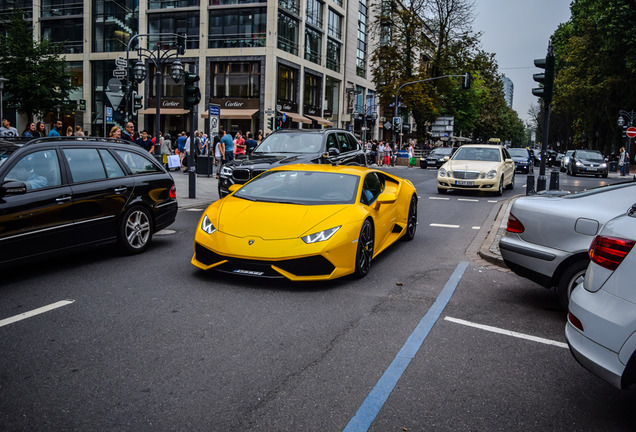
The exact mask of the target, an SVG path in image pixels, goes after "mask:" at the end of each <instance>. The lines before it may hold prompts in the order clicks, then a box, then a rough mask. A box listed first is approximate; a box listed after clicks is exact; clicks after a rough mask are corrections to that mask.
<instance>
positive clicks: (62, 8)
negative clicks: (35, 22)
mask: <svg viewBox="0 0 636 432" xmlns="http://www.w3.org/2000/svg"><path fill="white" fill-rule="evenodd" d="M83 13H84V2H83V1H81V0H42V18H46V17H61V16H64V17H68V16H69V15H78V16H82V14H83Z"/></svg>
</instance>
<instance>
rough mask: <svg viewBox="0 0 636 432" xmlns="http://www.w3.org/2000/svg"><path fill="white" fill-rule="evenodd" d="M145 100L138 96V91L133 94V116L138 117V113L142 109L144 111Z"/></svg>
mask: <svg viewBox="0 0 636 432" xmlns="http://www.w3.org/2000/svg"><path fill="white" fill-rule="evenodd" d="M143 99H144V97H143V96H142V95H140V94H137V92H136V91H134V92H133V109H132V114H133V115H136V114H137V111H139V110H140V109H142V108H143V107H144V104H143V102H142V101H143Z"/></svg>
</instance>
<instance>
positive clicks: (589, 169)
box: [587, 167, 598, 171]
mask: <svg viewBox="0 0 636 432" xmlns="http://www.w3.org/2000/svg"><path fill="white" fill-rule="evenodd" d="M587 170H588V171H597V170H598V168H591V167H590V168H588V169H587Z"/></svg>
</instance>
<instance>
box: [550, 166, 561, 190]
mask: <svg viewBox="0 0 636 432" xmlns="http://www.w3.org/2000/svg"><path fill="white" fill-rule="evenodd" d="M550 190H559V171H557V170H552V172H551V173H550Z"/></svg>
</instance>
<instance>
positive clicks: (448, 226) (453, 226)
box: [429, 223, 459, 228]
mask: <svg viewBox="0 0 636 432" xmlns="http://www.w3.org/2000/svg"><path fill="white" fill-rule="evenodd" d="M429 226H432V227H438V228H459V225H446V224H436V223H432V224H430V225H429Z"/></svg>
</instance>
